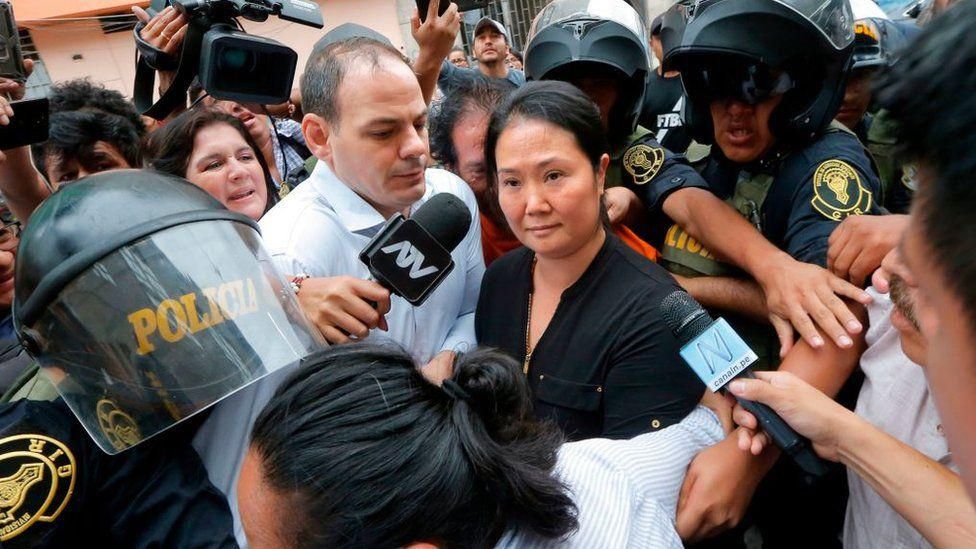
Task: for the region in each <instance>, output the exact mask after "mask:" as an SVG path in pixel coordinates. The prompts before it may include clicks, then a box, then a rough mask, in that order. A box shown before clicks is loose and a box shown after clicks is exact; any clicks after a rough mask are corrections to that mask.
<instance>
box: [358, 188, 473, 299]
mask: <svg viewBox="0 0 976 549" xmlns="http://www.w3.org/2000/svg"><path fill="white" fill-rule="evenodd" d="M470 227H471V212H470V211H468V207H467V206H466V205H465V204H464V201H463V200H461V199H460V198H458V197H456V196H454V195H453V194H450V193H440V194H435V195H434V196H432V197H431V198H430V200H428V201H427V202H425V203H424V204H423V205H422V206H420V208H418V209H417V211H416V212H414V214H413V215H412V216H411V217H410V219H407V218H405V217H403V214H399V213H397V214H395V215H394V216H393V217H391V218H390V219H389V220H387V222H386V224H385V225H383V228H382V229H380V232H379V233H377V234H376V236H374V237H373V239H372V240H370V241H369V244H367V245H366V247H365V248H363V251H362V252H360V254H359V260H360V261H362V262H363V263H364V264H366V267H367V268H369V273H370V275H371V276H372V278H373V280H375V281H376V282H378V283H379V284H381V285H382V286H383V287H385V288H386V289H388V290H390V291H391V292H393V293H395V294H397V295H399V296H402V297H403V298H404V299H406V300H407V301H409V302H410V303H411V304H412V305H415V306H416V305H421V304H423V302H424V301H426V300H427V297H428V296H430V294H431V293H432V292H433V291H434V290H435V289H437V286H438V285H439V284H440V283H441V281H443V280H444V278H445V277H447V275H448V274H450V272H451V271H452V270H454V260H453V259H452V258H451V252H452V251H453V250H454V248H456V247H457V245H458V244H459V243H460V242H461V240H463V239H464V235H466V234H468V229H469V228H470Z"/></svg>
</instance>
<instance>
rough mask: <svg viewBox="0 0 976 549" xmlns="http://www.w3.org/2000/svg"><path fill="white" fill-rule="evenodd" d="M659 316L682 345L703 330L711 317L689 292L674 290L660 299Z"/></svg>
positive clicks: (709, 322) (710, 321)
mask: <svg viewBox="0 0 976 549" xmlns="http://www.w3.org/2000/svg"><path fill="white" fill-rule="evenodd" d="M660 310H661V316H662V317H663V318H664V322H665V324H667V325H668V327H669V328H671V331H672V332H673V333H674V336H675V337H676V338H677V339H678V341H679V342H680V343H681V344H682V345H684V344H686V343H688V342H689V341H691V340H692V339H694V338H695V337H696V336H698V335H699V334H701V333H702V332H704V331H705V330H706V329H707V328H708V326H709V325H710V324H711V323H712V317H711V316H709V314H708V312H706V311H705V309H703V308H702V306H701V305H699V304H698V302H697V301H695V298H693V297H691V294H689V293H688V292H684V291H681V290H675V291H674V292H671V294H670V295H668V296H666V297H665V298H664V299H663V300H662V301H661V308H660Z"/></svg>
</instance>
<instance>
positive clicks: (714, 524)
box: [675, 433, 775, 542]
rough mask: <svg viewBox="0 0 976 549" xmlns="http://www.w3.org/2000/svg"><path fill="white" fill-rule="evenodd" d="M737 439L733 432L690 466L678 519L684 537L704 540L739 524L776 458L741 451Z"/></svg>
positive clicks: (677, 527) (699, 455)
mask: <svg viewBox="0 0 976 549" xmlns="http://www.w3.org/2000/svg"><path fill="white" fill-rule="evenodd" d="M736 440H737V437H736V436H735V433H733V434H732V436H729V437H728V438H726V439H725V440H723V441H722V442H719V443H718V444H716V445H714V446H712V447H711V448H707V449H705V450H703V451H702V452H701V453H699V454H698V455H697V456H695V459H694V460H692V462H691V465H689V466H688V473H687V474H686V475H685V481H684V484H682V485H681V492H680V494H679V496H678V518H677V520H676V521H675V528H676V529H677V530H678V535H679V536H681V539H682V540H684V541H686V542H696V541H701V540H703V539H706V538H710V537H713V536H716V535H718V534H720V533H722V532H724V531H726V530H728V529H730V528H734V527H736V526H738V524H739V522H740V521H741V520H742V517H743V516H745V514H746V509H747V508H748V507H749V502H750V501H751V500H752V495H753V493H754V492H755V491H756V487H757V486H759V482H760V481H761V480H762V478H763V476H764V475H765V474H766V472H768V471H769V468H770V467H771V466H772V463H774V462H775V460H764V459H760V458H755V457H753V456H750V455H749V454H747V453H745V452H743V451H741V450H740V449H739V448H737V447H736ZM767 461H768V463H766V462H767Z"/></svg>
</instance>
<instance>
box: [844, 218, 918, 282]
mask: <svg viewBox="0 0 976 549" xmlns="http://www.w3.org/2000/svg"><path fill="white" fill-rule="evenodd" d="M908 221H909V218H908V216H907V215H852V216H850V217H848V218H847V219H845V220H844V221H843V222H841V224H840V225H838V226H837V228H836V229H834V232H832V233H831V234H830V239H829V241H828V242H829V243H830V248H829V249H828V250H827V268H828V269H830V271H831V272H833V273H834V274H836V275H837V276H839V277H841V278H843V279H845V280H849V281H851V282H852V283H854V284H857V285H862V284H864V281H865V280H867V279H868V277H869V276H871V273H873V272H874V271H875V270H876V269H878V268H879V267H880V266H881V260H882V259H884V257H885V256H886V255H887V254H888V253H889V252H890V251H891V250H893V249H895V246H897V245H898V242H899V241H900V240H901V237H902V234H903V233H904V232H905V228H906V227H908Z"/></svg>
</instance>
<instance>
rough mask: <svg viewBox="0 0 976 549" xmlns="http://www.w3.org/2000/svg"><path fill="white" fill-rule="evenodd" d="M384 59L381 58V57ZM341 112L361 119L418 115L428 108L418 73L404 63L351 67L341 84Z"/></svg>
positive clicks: (369, 120)
mask: <svg viewBox="0 0 976 549" xmlns="http://www.w3.org/2000/svg"><path fill="white" fill-rule="evenodd" d="M381 63H382V61H381ZM338 105H339V111H340V112H339V116H340V118H343V119H346V118H349V119H354V120H357V121H359V122H361V123H367V124H368V123H371V121H373V120H377V121H379V120H380V119H384V118H395V119H400V118H404V117H409V118H416V117H420V116H423V115H424V114H425V113H426V112H427V104H426V103H424V97H423V94H422V93H421V91H420V84H418V82H417V77H416V75H414V74H413V71H411V70H410V68H409V67H408V66H407V65H406V64H405V63H397V62H388V63H386V64H378V65H376V66H374V67H361V66H360V67H356V68H352V67H351V68H350V71H349V72H348V73H346V76H345V78H343V81H342V84H340V87H339V101H338Z"/></svg>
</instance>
